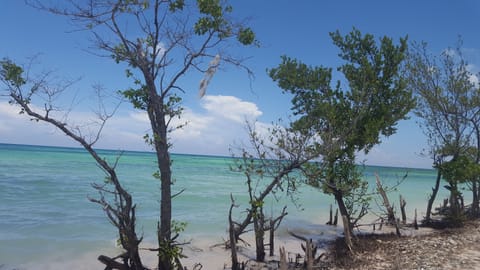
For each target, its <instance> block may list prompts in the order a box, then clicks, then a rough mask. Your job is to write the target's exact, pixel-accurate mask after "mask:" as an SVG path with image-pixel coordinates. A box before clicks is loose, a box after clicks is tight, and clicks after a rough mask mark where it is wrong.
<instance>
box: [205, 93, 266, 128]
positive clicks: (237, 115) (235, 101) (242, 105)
mask: <svg viewBox="0 0 480 270" xmlns="http://www.w3.org/2000/svg"><path fill="white" fill-rule="evenodd" d="M202 107H203V108H205V109H206V110H207V111H208V112H210V113H211V114H213V115H215V116H216V117H221V118H226V119H230V120H233V121H235V122H238V123H244V122H245V120H252V119H256V118H257V117H259V116H261V115H262V112H261V111H260V110H259V109H258V107H257V105H256V104H254V103H251V102H247V101H242V100H241V99H239V98H237V97H234V96H205V97H204V98H203V104H202Z"/></svg>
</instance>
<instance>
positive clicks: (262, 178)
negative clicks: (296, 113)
mask: <svg viewBox="0 0 480 270" xmlns="http://www.w3.org/2000/svg"><path fill="white" fill-rule="evenodd" d="M247 129H248V135H249V138H250V145H249V146H248V147H245V148H242V149H241V157H239V158H236V163H235V165H234V166H232V170H233V171H237V172H241V173H243V174H244V175H245V177H246V179H247V180H246V184H247V188H248V195H249V208H248V209H247V214H246V216H245V217H244V219H243V221H241V222H233V221H230V224H231V225H230V226H231V228H233V230H234V232H233V235H234V241H238V240H239V239H240V235H241V234H243V233H245V232H246V229H247V227H248V226H249V225H251V224H253V227H254V232H255V246H256V260H257V261H264V259H265V255H266V253H265V243H264V237H265V231H267V230H270V231H271V234H272V233H273V230H275V229H276V228H278V226H279V224H280V222H281V221H282V219H283V217H285V216H286V215H287V212H286V207H284V208H283V210H282V211H281V212H280V213H279V215H278V216H277V217H271V219H270V222H268V219H266V217H265V214H264V212H263V206H264V204H265V201H266V199H267V198H268V197H274V198H276V197H275V196H276V195H278V193H280V192H285V193H286V194H287V195H289V196H292V198H293V199H294V197H293V194H294V192H295V190H296V188H297V185H298V184H299V182H300V181H299V179H297V178H298V176H299V174H297V175H295V174H294V172H295V171H299V170H300V169H301V167H302V165H304V164H305V163H307V162H309V161H311V160H312V159H313V158H314V157H316V156H318V154H316V153H315V151H316V149H315V148H312V147H310V146H309V143H311V139H312V138H311V135H308V134H300V133H295V132H293V131H292V130H289V129H285V128H283V127H280V126H276V127H273V128H272V129H270V130H269V132H268V133H269V135H268V137H264V134H260V133H259V132H258V131H257V130H255V127H254V126H253V125H252V124H248V123H247ZM232 205H233V203H232ZM230 211H231V208H230ZM232 222H233V226H232ZM270 238H273V237H272V236H271V237H270ZM230 241H232V240H230ZM270 242H271V243H270V244H272V241H270ZM231 246H232V247H234V245H233V244H232V245H231ZM232 252H234V251H232Z"/></svg>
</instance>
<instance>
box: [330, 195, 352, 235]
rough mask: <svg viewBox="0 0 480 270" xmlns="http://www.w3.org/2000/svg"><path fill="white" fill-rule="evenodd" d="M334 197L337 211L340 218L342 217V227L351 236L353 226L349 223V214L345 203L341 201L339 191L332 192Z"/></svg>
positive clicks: (341, 197)
mask: <svg viewBox="0 0 480 270" xmlns="http://www.w3.org/2000/svg"><path fill="white" fill-rule="evenodd" d="M334 197H335V201H336V202H337V204H338V209H339V210H340V216H342V217H343V218H342V220H343V227H344V228H348V231H349V233H350V234H351V233H353V225H352V223H351V221H350V214H349V213H348V209H347V207H346V206H345V202H344V201H343V196H342V193H341V191H339V190H336V191H335V192H334Z"/></svg>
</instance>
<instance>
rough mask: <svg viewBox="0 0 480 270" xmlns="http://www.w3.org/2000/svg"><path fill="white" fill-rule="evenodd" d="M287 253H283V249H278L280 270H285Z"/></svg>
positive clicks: (286, 267)
mask: <svg viewBox="0 0 480 270" xmlns="http://www.w3.org/2000/svg"><path fill="white" fill-rule="evenodd" d="M287 269H288V262H287V253H286V252H285V247H280V270H287Z"/></svg>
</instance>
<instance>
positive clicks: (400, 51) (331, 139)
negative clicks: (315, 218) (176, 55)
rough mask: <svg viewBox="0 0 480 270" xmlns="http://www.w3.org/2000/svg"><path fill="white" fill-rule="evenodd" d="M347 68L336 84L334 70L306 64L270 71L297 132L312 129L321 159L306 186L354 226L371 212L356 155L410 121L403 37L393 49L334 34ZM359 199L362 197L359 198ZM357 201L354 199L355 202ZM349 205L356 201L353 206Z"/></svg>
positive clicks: (287, 62)
mask: <svg viewBox="0 0 480 270" xmlns="http://www.w3.org/2000/svg"><path fill="white" fill-rule="evenodd" d="M330 36H331V38H332V40H333V43H334V44H335V45H336V46H337V47H339V49H340V54H339V56H340V58H341V59H342V60H344V61H345V64H343V65H342V66H340V67H339V68H338V69H337V70H338V71H339V72H341V74H343V76H344V82H345V85H344V84H343V83H342V81H341V80H339V81H337V82H336V83H333V82H332V69H331V68H327V67H323V66H314V67H312V66H307V65H306V64H304V63H301V62H299V61H297V60H295V59H291V58H289V57H286V56H284V57H282V63H281V64H280V65H279V66H278V67H277V68H273V69H271V70H270V71H269V73H270V76H271V78H272V79H273V80H274V81H276V82H277V83H278V85H279V87H280V88H282V89H283V91H285V92H288V93H290V94H292V96H293V97H292V104H293V107H292V110H293V112H294V114H295V115H296V116H297V118H298V119H297V120H296V121H295V122H294V123H293V125H292V128H293V129H295V130H298V131H300V132H314V133H315V134H316V141H315V144H316V147H317V148H318V149H319V153H320V155H319V156H318V158H319V159H320V161H319V162H317V163H315V164H309V165H308V166H305V172H306V175H307V176H308V178H309V183H310V184H311V185H313V186H316V187H318V188H321V189H322V191H323V192H325V193H326V194H331V195H333V196H334V198H335V200H336V202H337V204H338V207H339V210H340V213H341V215H343V216H345V217H346V218H347V224H344V226H348V228H350V229H351V228H352V225H353V222H355V220H356V219H355V218H354V217H352V213H353V212H354V211H355V210H354V209H353V207H359V208H358V209H357V211H358V213H357V216H358V217H360V216H361V215H364V214H365V213H366V210H367V207H368V200H366V199H368V198H367V197H366V185H367V184H366V181H365V180H362V179H361V174H360V172H359V171H358V167H357V166H356V164H355V161H356V160H355V156H356V154H357V153H358V152H360V151H364V152H365V153H368V151H369V150H370V149H371V148H372V147H373V146H375V145H377V144H379V143H380V142H381V137H382V136H385V137H386V136H390V135H392V134H394V133H395V132H396V127H395V125H396V124H397V122H398V121H399V120H402V119H405V118H407V116H406V115H407V113H408V112H409V111H410V109H412V108H413V106H414V99H413V98H412V94H411V92H410V91H409V90H407V89H406V88H405V86H406V85H405V82H404V80H403V78H402V77H401V75H400V67H401V64H402V61H403V60H404V56H405V52H406V50H407V43H406V39H400V44H399V45H395V44H394V43H393V41H392V39H390V38H388V37H383V38H381V39H380V40H379V42H378V43H377V42H376V41H375V39H374V37H373V36H372V35H369V34H367V35H362V34H361V33H360V31H359V30H357V29H353V30H352V31H351V32H350V33H349V34H348V35H346V36H342V35H341V34H340V32H339V31H336V32H333V33H330ZM359 194H363V196H360V198H363V199H362V200H358V198H359V196H358V195H359ZM352 198H356V199H352ZM345 201H350V202H353V201H356V203H353V204H350V205H349V206H348V207H347V205H346V203H345Z"/></svg>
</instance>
